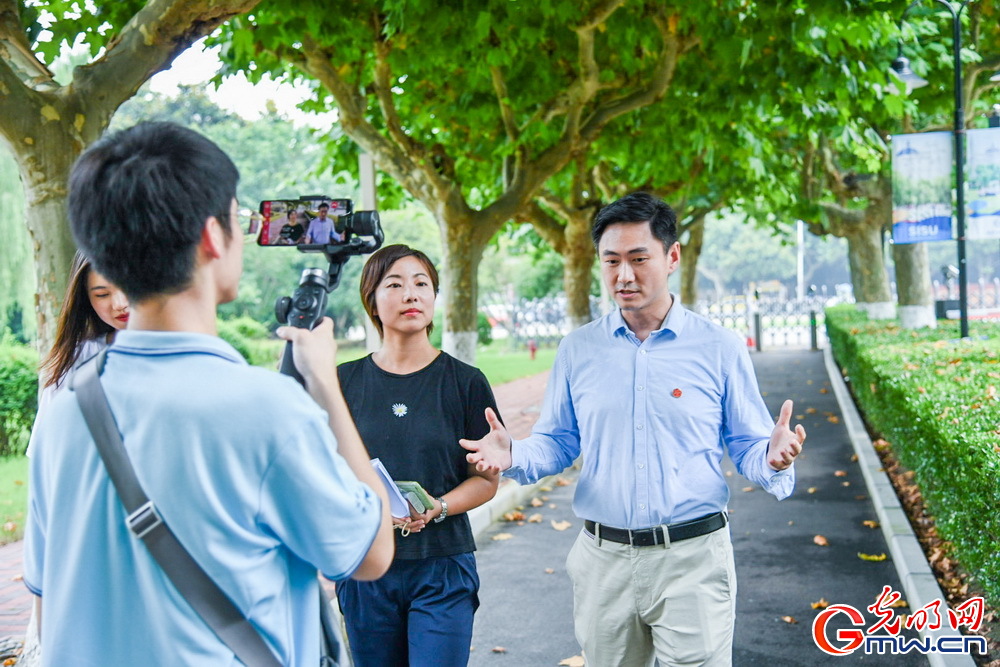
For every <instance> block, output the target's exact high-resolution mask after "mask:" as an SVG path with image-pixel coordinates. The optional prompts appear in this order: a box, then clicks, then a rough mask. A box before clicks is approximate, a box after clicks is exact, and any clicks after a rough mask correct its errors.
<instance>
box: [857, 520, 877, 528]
mask: <svg viewBox="0 0 1000 667" xmlns="http://www.w3.org/2000/svg"><path fill="white" fill-rule="evenodd" d="M861 524H862V525H864V526H868V527H869V528H878V521H872V520H871V519H868V520H867V521H862V522H861Z"/></svg>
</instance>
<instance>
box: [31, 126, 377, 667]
mask: <svg viewBox="0 0 1000 667" xmlns="http://www.w3.org/2000/svg"><path fill="white" fill-rule="evenodd" d="M238 178H239V175H238V173H237V171H236V167H235V166H234V165H233V163H232V162H231V161H230V160H229V158H228V157H226V155H225V154H224V153H223V152H222V151H221V150H219V148H218V147H217V146H216V145H215V144H213V143H212V142H210V141H208V140H207V139H205V138H204V137H202V136H201V135H199V134H197V133H195V132H193V131H191V130H188V129H185V128H182V127H180V126H178V125H174V124H171V123H148V124H142V125H137V126H135V127H133V128H130V129H128V130H124V131H123V132H120V133H117V134H114V135H111V136H108V137H106V138H104V139H102V140H101V141H99V142H97V143H95V144H94V145H93V146H91V147H90V148H89V149H88V150H87V151H86V152H85V153H84V154H83V155H82V156H81V157H80V159H79V161H78V162H77V163H76V165H75V166H74V168H73V172H72V175H71V177H70V194H69V208H70V211H71V213H70V221H71V224H72V228H73V234H74V236H75V238H76V240H77V243H78V244H79V245H80V246H81V248H82V249H83V251H84V252H85V253H86V254H87V255H88V257H90V258H91V260H92V261H93V264H94V267H95V269H96V270H97V271H99V272H101V273H102V274H103V275H105V276H107V277H108V278H109V279H110V280H111V281H113V282H114V283H115V284H116V285H118V286H119V287H120V288H121V289H122V290H123V291H124V292H125V293H126V295H128V297H129V302H130V304H131V317H130V319H129V328H128V330H126V331H122V332H120V333H119V335H118V337H117V338H116V340H115V342H114V344H113V345H112V346H111V347H110V348H108V350H109V351H108V357H107V364H106V367H105V370H104V373H103V374H102V376H101V381H102V384H103V385H104V388H105V391H106V393H107V396H108V401H109V403H110V406H111V410H112V412H113V414H114V416H115V420H116V422H117V426H118V428H119V429H120V431H121V434H122V439H123V440H124V445H125V449H126V451H127V453H128V456H129V458H130V460H131V462H132V465H133V466H134V467H135V471H136V475H137V477H138V479H139V482H140V484H141V485H142V487H143V488H144V490H145V491H146V493H147V495H148V496H149V497H150V499H151V500H152V501H153V502H154V503H155V505H156V507H157V509H158V511H159V513H160V515H161V516H162V517H163V520H164V521H165V522H166V524H167V525H168V526H169V527H170V529H171V530H172V531H173V532H174V534H175V535H176V536H177V538H178V540H179V541H180V542H181V544H183V545H184V546H185V547H186V549H187V550H188V551H189V552H190V553H191V555H192V556H193V557H194V559H195V560H196V561H197V562H198V564H199V565H200V566H201V567H202V568H203V569H204V570H205V571H206V572H207V574H208V575H209V576H210V577H211V578H212V579H213V580H215V582H216V583H217V584H218V586H219V587H220V588H221V589H222V590H223V592H225V594H226V595H227V596H228V597H229V598H230V599H231V600H232V601H233V603H234V604H235V605H236V607H237V608H238V609H239V610H240V611H242V612H243V613H244V614H245V615H246V616H247V617H248V618H249V620H250V622H251V623H252V624H253V625H254V626H255V628H256V629H257V630H258V631H259V632H260V634H261V636H262V637H263V639H264V641H265V642H266V643H267V644H268V646H269V647H270V649H271V651H272V652H273V653H274V655H275V657H276V658H277V660H278V661H279V662H280V663H281V664H286V665H317V664H319V657H320V656H319V647H320V627H319V590H318V586H319V581H318V579H317V570H318V571H320V572H322V573H323V574H324V575H325V576H327V577H329V578H331V579H344V578H347V577H354V578H357V579H375V578H378V577H379V576H381V575H382V574H383V573H384V572H385V571H386V569H387V568H388V566H389V564H390V562H391V561H392V554H393V537H392V528H391V519H390V517H389V513H388V507H389V503H388V498H387V497H386V495H385V490H384V487H383V486H382V484H381V482H380V481H379V479H378V478H377V476H376V473H375V472H374V470H373V469H372V467H371V465H370V463H369V457H368V454H367V452H366V451H365V448H364V445H363V444H362V443H361V439H360V437H359V436H358V433H357V430H356V428H355V427H354V423H353V422H352V421H351V418H350V413H349V411H348V408H347V404H346V403H345V402H344V398H343V395H342V394H341V391H340V385H339V382H338V377H337V372H336V363H335V355H336V345H335V343H334V341H333V335H332V333H333V330H332V324H331V323H330V321H329V319H327V320H325V321H324V322H323V323H322V324H321V325H320V326H319V327H317V328H316V329H315V330H312V331H307V330H302V329H291V328H285V329H282V330H279V335H280V336H281V337H283V338H285V339H286V340H291V341H293V342H294V347H293V350H294V354H295V365H296V367H297V368H298V369H299V371H300V372H301V374H302V376H303V377H304V378H305V384H306V388H307V389H308V392H309V395H311V396H312V399H310V398H309V397H308V396H307V395H306V392H305V391H304V390H303V389H302V387H301V386H299V384H298V383H297V382H295V381H294V380H292V379H291V378H289V377H287V376H283V375H278V374H277V373H274V372H271V371H267V370H264V369H260V368H254V367H250V366H248V365H247V363H246V362H245V361H244V360H243V358H242V357H241V356H240V355H239V354H238V353H237V352H236V350H234V349H233V348H232V346H230V345H229V344H227V343H225V342H224V341H222V340H221V339H220V338H218V336H217V335H216V306H218V305H219V304H221V303H225V302H227V301H231V300H233V299H234V298H235V297H236V293H237V287H238V285H239V279H240V274H241V272H242V249H243V238H242V234H241V232H240V228H239V224H238V222H237V205H236V199H235V193H236V183H237V180H238ZM164 202H167V204H164ZM36 436H37V437H36V442H35V450H34V455H33V456H32V459H31V469H30V479H31V483H30V487H29V488H30V492H29V510H28V521H27V527H26V530H25V548H24V582H25V584H26V585H27V587H28V588H29V589H30V590H31V592H32V593H34V594H35V595H37V596H40V600H43V601H44V603H42V602H41V601H40V602H39V605H40V618H41V619H42V621H41V624H40V633H41V642H42V659H43V661H44V663H45V664H54V665H205V666H209V665H211V666H217V665H236V664H241V663H239V661H238V660H237V658H236V657H235V655H234V654H233V652H232V651H231V650H230V649H229V648H228V647H227V646H226V645H225V644H224V643H223V642H222V641H221V640H220V639H219V638H218V637H217V636H216V635H215V634H214V632H213V631H212V629H211V628H210V627H209V626H208V625H206V623H205V622H204V621H203V620H202V619H201V617H200V616H198V614H197V613H196V612H195V611H194V610H193V609H192V608H191V606H190V605H189V604H188V602H187V601H186V600H185V599H184V597H182V596H181V595H180V593H179V592H178V591H177V590H176V589H175V588H174V587H173V585H172V584H171V583H170V580H169V579H167V577H166V576H165V575H164V573H163V572H162V571H161V569H160V567H159V565H158V564H157V562H156V561H155V560H154V559H153V558H152V556H151V555H150V553H149V551H148V550H147V548H146V545H145V544H143V543H142V542H141V541H140V540H139V539H138V538H137V537H136V536H135V535H133V534H132V533H131V532H130V530H129V529H128V528H127V526H126V516H125V510H124V507H123V505H122V503H121V501H120V499H119V497H118V495H117V493H116V491H115V488H114V487H113V486H112V484H111V481H110V479H109V477H108V474H107V472H106V469H105V467H104V464H103V462H102V461H101V458H100V456H99V454H98V452H97V448H96V446H95V444H94V441H93V439H92V438H91V436H90V432H89V430H88V428H87V426H86V424H85V422H84V420H83V416H82V414H81V412H80V408H79V405H78V403H77V398H76V395H75V393H74V392H73V391H64V392H60V393H59V394H58V395H57V396H56V397H55V399H54V400H53V403H52V405H51V407H50V409H49V410H48V412H47V413H46V415H45V419H44V420H43V423H41V424H38V428H37V431H36Z"/></svg>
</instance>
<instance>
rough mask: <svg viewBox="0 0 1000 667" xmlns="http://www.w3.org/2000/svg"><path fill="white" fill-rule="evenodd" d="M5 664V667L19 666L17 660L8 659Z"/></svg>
mask: <svg viewBox="0 0 1000 667" xmlns="http://www.w3.org/2000/svg"><path fill="white" fill-rule="evenodd" d="M3 664H4V667H8V665H16V664H17V658H7V659H6V660H4V661H3Z"/></svg>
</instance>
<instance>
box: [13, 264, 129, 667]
mask: <svg viewBox="0 0 1000 667" xmlns="http://www.w3.org/2000/svg"><path fill="white" fill-rule="evenodd" d="M128 310H129V309H128V299H127V298H125V294H124V293H123V292H122V291H121V290H120V289H118V288H117V287H115V286H114V285H112V284H111V283H110V282H108V280H107V279H106V278H105V277H104V276H102V275H101V274H100V273H98V272H97V271H95V270H94V269H93V267H92V266H91V265H90V260H88V259H87V258H86V257H84V256H83V254H82V253H80V252H79V251H77V253H76V255H75V256H74V257H73V266H72V269H71V270H70V277H69V284H68V285H67V286H66V296H65V298H64V299H63V304H62V308H61V310H60V311H59V322H58V323H57V325H56V338H55V341H54V342H53V343H52V349H50V350H49V353H48V355H46V357H45V359H44V360H43V361H42V363H41V366H40V369H39V370H40V375H41V386H42V389H41V392H40V393H39V396H38V411H37V412H36V413H35V424H38V423H39V422H40V420H42V419H45V409H46V407H47V406H48V405H49V403H51V402H52V397H53V395H54V394H55V393H56V391H58V390H59V389H60V388H61V387H62V386H63V385H64V380H65V379H66V376H67V375H69V373H70V371H72V370H73V369H74V368H76V367H77V366H79V365H80V364H82V363H83V362H84V361H86V360H88V359H90V358H91V357H93V356H94V355H95V354H97V353H98V352H100V351H101V350H102V349H104V348H105V347H107V346H108V345H109V344H110V343H111V341H112V340H114V336H115V332H117V331H120V330H121V329H124V328H125V325H127V324H128ZM33 441H34V429H32V437H31V438H30V439H29V441H28V452H27V454H28V456H31V450H32V444H33ZM38 620H39V617H38V605H37V604H34V605H32V610H31V618H30V619H29V621H28V628H27V631H26V632H25V640H24V650H23V652H22V653H21V657H20V659H19V660H18V663H17V664H18V665H24V666H25V667H32V666H34V665H39V664H41V658H40V652H41V645H40V643H39V641H38Z"/></svg>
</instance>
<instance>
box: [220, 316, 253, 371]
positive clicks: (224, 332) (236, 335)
mask: <svg viewBox="0 0 1000 667" xmlns="http://www.w3.org/2000/svg"><path fill="white" fill-rule="evenodd" d="M235 322H236V320H217V327H218V332H219V338H221V339H222V340H224V341H226V342H227V343H229V344H230V345H232V346H233V347H234V348H235V349H236V351H237V352H239V353H240V355H241V356H242V357H243V358H244V359H246V360H247V362H248V363H253V362H251V361H250V359H251V357H252V356H253V354H252V353H251V351H250V345H249V342H248V340H247V337H246V336H244V335H243V333H242V332H241V331H240V327H239V325H238V324H235Z"/></svg>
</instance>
